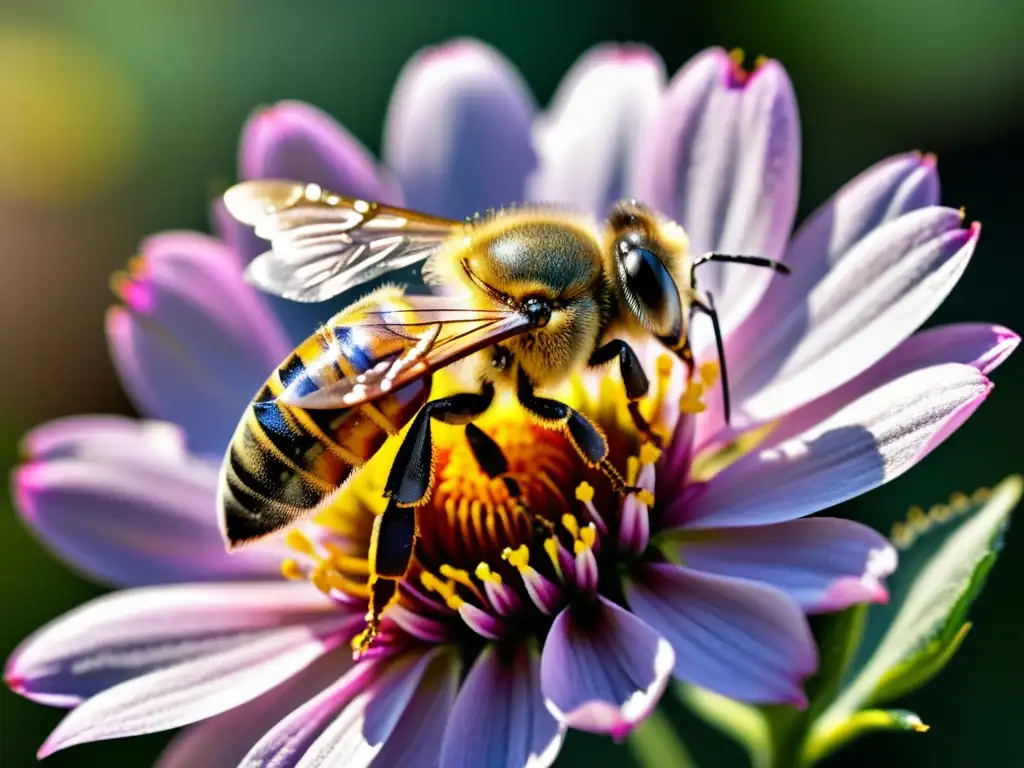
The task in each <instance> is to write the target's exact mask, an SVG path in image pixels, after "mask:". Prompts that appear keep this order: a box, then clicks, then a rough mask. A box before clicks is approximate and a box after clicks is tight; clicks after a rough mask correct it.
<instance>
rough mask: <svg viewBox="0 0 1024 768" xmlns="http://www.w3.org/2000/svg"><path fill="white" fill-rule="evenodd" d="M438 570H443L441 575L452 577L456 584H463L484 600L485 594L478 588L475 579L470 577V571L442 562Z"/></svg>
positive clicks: (447, 577) (481, 600)
mask: <svg viewBox="0 0 1024 768" xmlns="http://www.w3.org/2000/svg"><path fill="white" fill-rule="evenodd" d="M438 570H440V571H441V575H442V576H444V577H445V578H446V579H451V580H452V581H454V582H455V583H456V584H461V585H462V586H464V587H465V588H466V589H468V590H470V591H471V592H472V593H473V594H474V595H476V596H477V598H479V600H480V602H483V601H484V596H483V594H482V593H481V592H480V590H479V589H477V586H476V584H474V583H473V579H471V578H470V577H469V573H468V572H467V571H464V570H462V569H461V568H452V566H450V565H448V564H447V563H444V564H442V565H441V567H440V568H439V569H438Z"/></svg>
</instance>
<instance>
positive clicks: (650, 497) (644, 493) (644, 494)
mask: <svg viewBox="0 0 1024 768" xmlns="http://www.w3.org/2000/svg"><path fill="white" fill-rule="evenodd" d="M636 498H637V501H639V502H640V503H641V504H644V505H646V506H648V507H653V506H654V494H653V493H651V492H650V491H648V490H647V489H646V488H641V489H640V490H639V491H637V492H636Z"/></svg>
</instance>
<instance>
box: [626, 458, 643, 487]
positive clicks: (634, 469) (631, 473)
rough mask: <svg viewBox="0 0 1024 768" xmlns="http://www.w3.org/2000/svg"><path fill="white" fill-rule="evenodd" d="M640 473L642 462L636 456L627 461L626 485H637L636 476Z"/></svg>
mask: <svg viewBox="0 0 1024 768" xmlns="http://www.w3.org/2000/svg"><path fill="white" fill-rule="evenodd" d="M639 472H640V460H639V459H638V458H637V457H636V456H630V457H629V458H627V459H626V485H636V476H637V474H638V473H639Z"/></svg>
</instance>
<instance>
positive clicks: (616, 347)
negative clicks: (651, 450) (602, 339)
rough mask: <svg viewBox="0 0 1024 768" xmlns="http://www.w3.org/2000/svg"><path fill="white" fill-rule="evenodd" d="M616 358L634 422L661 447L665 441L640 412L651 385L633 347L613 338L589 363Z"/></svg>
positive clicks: (597, 364) (595, 364) (603, 361)
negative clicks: (641, 403)
mask: <svg viewBox="0 0 1024 768" xmlns="http://www.w3.org/2000/svg"><path fill="white" fill-rule="evenodd" d="M615 358H618V359H619V372H620V373H621V374H622V383H623V385H624V386H625V389H626V397H627V398H629V415H630V416H631V417H632V419H633V424H634V425H635V426H636V428H637V431H638V432H639V433H640V434H641V435H643V436H644V437H646V438H647V439H648V440H649V441H650V442H652V443H653V444H654V445H655V446H656V447H658V448H661V447H662V443H663V442H664V440H663V439H662V436H661V435H659V434H658V433H657V432H655V431H654V430H653V429H652V428H651V425H650V423H649V422H648V421H647V419H645V418H644V415H643V414H642V413H640V401H641V400H642V399H643V398H645V397H647V393H648V391H649V390H650V387H651V385H650V382H649V381H648V379H647V374H645V373H644V369H643V366H642V365H640V359H639V358H638V357H637V356H636V352H634V351H633V348H632V347H631V346H629V344H627V343H626V342H624V341H622V340H621V339H612V340H611V341H609V342H608V343H607V344H605V345H604V346H602V347H599V348H598V349H597V350H596V351H595V352H594V354H592V355H591V356H590V360H589V361H587V365H590V366H593V367H596V366H599V365H604V364H605V363H609V362H611V361H612V360H614V359H615Z"/></svg>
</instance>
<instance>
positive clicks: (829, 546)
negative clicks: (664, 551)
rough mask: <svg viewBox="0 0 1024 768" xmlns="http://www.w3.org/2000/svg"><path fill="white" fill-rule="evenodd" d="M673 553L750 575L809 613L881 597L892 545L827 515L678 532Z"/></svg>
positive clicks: (891, 566)
mask: <svg viewBox="0 0 1024 768" xmlns="http://www.w3.org/2000/svg"><path fill="white" fill-rule="evenodd" d="M676 552H677V553H678V555H679V558H680V561H681V562H683V563H685V564H686V566H687V568H691V569H693V570H696V571H702V572H705V573H711V574H717V575H719V576H734V577H739V578H742V579H748V580H750V581H757V582H761V583H763V584H767V585H768V586H771V587H775V588H776V589H778V590H780V591H782V592H784V593H786V594H787V595H789V597H791V598H792V599H793V600H794V601H796V603H797V604H798V605H799V606H800V607H801V608H803V609H804V611H807V612H811V613H823V612H828V611H839V610H842V609H844V608H848V607H849V606H851V605H854V604H856V603H864V602H872V603H884V602H885V601H886V600H888V598H889V592H888V591H887V590H886V588H885V583H884V580H885V577H886V576H889V575H890V574H891V573H892V572H893V571H894V570H895V569H896V549H895V547H893V546H892V544H890V543H889V541H888V540H887V539H886V538H885V537H884V536H882V535H880V534H879V533H877V532H876V531H874V530H872V529H871V528H868V527H867V526H866V525H861V524H860V523H855V522H853V521H852V520H840V519H838V518H833V517H815V518H810V519H807V520H792V521H790V522H788V523H776V524H775V525H758V526H750V527H747V528H723V529H720V530H710V531H693V532H689V533H686V534H684V535H683V536H682V537H681V538H680V539H679V540H678V543H677V546H676Z"/></svg>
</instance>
